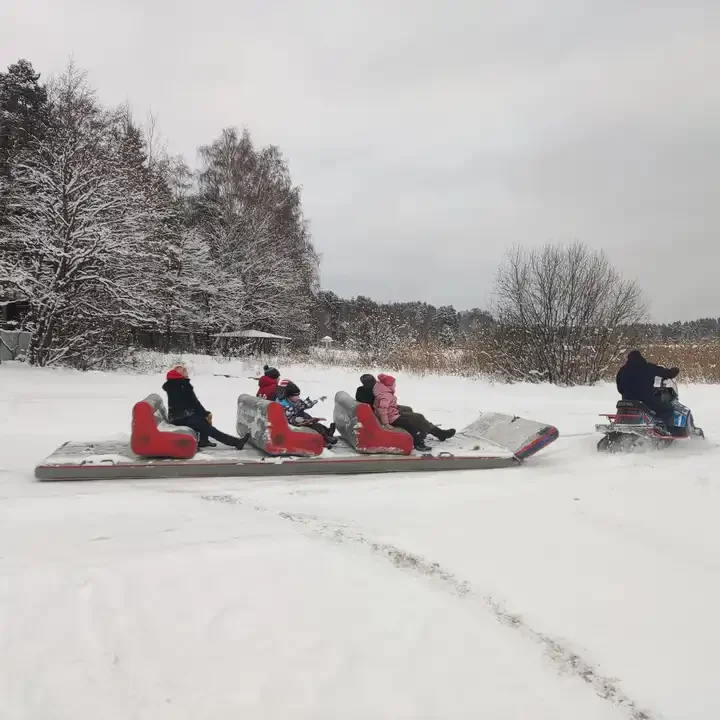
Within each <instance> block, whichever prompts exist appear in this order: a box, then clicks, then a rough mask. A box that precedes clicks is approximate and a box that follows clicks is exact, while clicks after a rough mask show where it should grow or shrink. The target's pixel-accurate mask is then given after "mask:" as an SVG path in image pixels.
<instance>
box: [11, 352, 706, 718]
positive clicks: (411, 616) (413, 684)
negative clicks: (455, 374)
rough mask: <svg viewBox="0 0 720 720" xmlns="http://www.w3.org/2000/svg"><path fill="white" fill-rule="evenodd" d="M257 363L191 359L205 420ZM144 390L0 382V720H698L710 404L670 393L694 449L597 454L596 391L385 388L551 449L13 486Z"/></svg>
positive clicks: (427, 384)
mask: <svg viewBox="0 0 720 720" xmlns="http://www.w3.org/2000/svg"><path fill="white" fill-rule="evenodd" d="M256 370H257V368H248V367H243V366H242V365H241V364H240V363H235V364H226V363H223V364H221V365H214V364H213V363H212V362H210V361H200V360H198V361H197V363H196V372H195V373H194V382H195V386H196V389H197V390H198V393H199V395H200V398H201V400H202V401H203V402H204V404H205V405H206V406H207V407H208V408H209V409H211V410H212V411H213V413H214V416H215V423H216V425H217V426H218V427H220V428H221V429H228V430H229V431H233V430H234V409H235V403H234V400H235V398H236V396H237V395H238V394H239V393H240V392H247V391H251V390H253V388H254V387H255V383H254V382H253V381H251V380H248V379H237V378H226V377H217V376H214V375H213V373H216V372H219V373H226V374H236V375H239V376H246V375H249V374H253V372H254V371H256ZM282 370H283V375H284V376H286V377H290V378H292V379H293V380H294V381H295V382H297V383H298V384H299V385H300V387H301V389H302V390H303V393H309V394H312V395H316V396H317V395H321V394H325V395H328V396H330V397H332V395H333V393H334V392H335V391H336V390H338V389H340V388H344V389H347V390H351V391H352V390H353V389H354V388H355V386H356V380H357V377H356V375H355V373H350V372H347V371H343V370H338V369H328V370H323V369H320V368H307V367H305V368H304V367H293V368H282ZM161 383H162V377H161V376H160V375H144V376H143V375H124V374H104V373H85V374H81V373H76V372H71V371H67V370H49V369H48V370H37V369H31V368H27V367H25V366H24V365H19V364H12V363H7V364H3V365H0V718H9V719H10V718H11V719H12V720H60V719H62V720H65V719H67V720H71V719H72V720H85V719H86V718H92V719H93V720H95V719H96V718H103V719H108V720H114V719H116V718H117V719H118V720H120V719H122V720H130V719H132V720H164V719H173V720H177V719H185V718H187V719H188V720H189V719H190V718H192V719H193V720H196V719H198V718H208V719H212V720H215V719H222V720H224V719H226V718H227V719H228V720H229V719H230V718H233V719H236V718H288V717H292V718H307V719H310V718H313V719H316V718H328V719H330V718H333V719H336V718H357V719H358V720H360V719H362V720H371V719H373V718H393V719H396V718H408V719H409V718H428V719H430V718H492V720H503V719H511V718H512V719H523V720H524V719H532V720H541V719H545V718H547V720H566V719H568V720H569V719H570V718H572V719H573V720H576V719H577V718H582V719H583V720H595V719H597V720H601V719H602V720H605V719H607V720H610V719H611V718H635V720H639V719H640V718H649V719H652V720H660V718H663V719H668V720H669V719H671V718H672V719H677V720H681V719H682V720H696V719H700V718H702V719H707V720H716V719H717V718H718V717H720V692H718V672H719V671H720V660H718V656H717V648H718V646H720V619H719V617H720V612H719V610H718V609H719V608H720V523H719V522H718V518H719V517H720V476H718V474H717V472H716V470H717V468H718V461H719V460H720V450H719V448H718V445H717V439H718V438H719V437H720V419H719V416H718V413H717V407H718V405H719V404H720V387H716V386H694V387H687V388H684V387H682V386H681V393H682V395H681V399H682V400H683V401H684V402H686V403H687V404H688V405H690V406H691V407H692V408H693V410H694V413H695V416H696V419H697V421H698V423H699V424H700V425H701V426H703V427H704V429H705V431H706V434H707V438H708V439H707V441H706V443H705V444H704V447H702V448H696V447H690V446H683V447H675V448H673V449H671V450H670V451H668V452H665V453H660V454H648V455H637V456H632V457H607V456H600V455H598V454H597V453H596V452H595V449H594V448H595V443H596V441H597V439H598V437H597V436H595V435H593V434H592V428H593V425H594V423H595V422H596V419H597V418H596V415H597V414H598V413H600V412H607V411H609V409H610V408H612V407H613V404H614V402H615V393H614V390H613V388H612V387H610V386H604V387H597V388H590V389H587V388H585V389H565V390H563V389H557V388H550V387H544V386H523V385H517V386H512V387H507V386H502V385H490V384H487V383H484V382H478V381H471V380H466V379H460V378H413V377H406V376H402V375H401V376H399V382H398V391H399V395H400V397H401V401H402V402H407V403H409V404H412V405H413V406H416V407H418V408H421V409H422V410H423V411H424V412H425V413H426V414H427V415H428V416H429V417H430V418H432V419H434V420H436V421H437V422H439V423H442V424H444V425H445V426H451V425H454V426H456V427H461V426H463V425H465V424H467V423H468V422H470V421H471V420H473V419H474V418H475V416H476V414H477V411H478V410H496V411H501V412H514V413H517V414H520V415H525V416H527V417H529V418H533V419H537V420H542V421H546V422H549V423H553V424H555V425H557V427H558V428H559V429H560V433H561V438H560V440H558V441H557V442H556V443H555V444H554V445H552V446H551V447H550V448H547V449H545V450H543V451H542V452H541V453H540V454H539V455H538V456H537V457H536V458H533V459H532V460H531V461H529V462H528V463H526V465H525V466H524V467H521V468H513V469H508V470H496V471H468V472H456V473H441V474H437V475H434V474H420V475H394V476H363V477H341V476H338V477H333V478H322V479H320V478H302V479H286V480H267V479H264V480H242V479H232V480H231V479H228V480H207V481H201V480H186V481H153V482H148V481H143V482H127V481H126V482H99V483H98V482H96V483H84V484H79V483H49V484H42V483H38V482H36V481H35V480H34V479H33V467H34V465H35V463H36V462H38V461H39V460H41V459H42V458H43V457H45V456H46V455H47V454H48V453H50V452H51V451H52V450H53V449H54V448H55V447H56V446H58V445H59V444H60V443H61V442H63V441H65V440H68V439H77V440H80V439H87V438H95V439H96V438H102V437H109V436H112V435H114V434H117V433H127V432H128V431H129V417H130V409H131V406H132V403H133V402H134V401H135V400H137V399H139V398H141V397H143V396H145V395H146V394H148V393H149V392H153V391H155V392H157V391H158V389H159V387H160V385H161ZM323 409H324V410H325V412H327V413H330V412H331V408H330V403H329V401H328V403H326V405H325V407H324V408H323Z"/></svg>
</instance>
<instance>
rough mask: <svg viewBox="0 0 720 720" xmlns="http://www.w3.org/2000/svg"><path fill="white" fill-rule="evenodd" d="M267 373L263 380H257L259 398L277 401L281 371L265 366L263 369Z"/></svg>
mask: <svg viewBox="0 0 720 720" xmlns="http://www.w3.org/2000/svg"><path fill="white" fill-rule="evenodd" d="M263 372H264V373H265V374H264V375H263V376H262V377H261V378H257V381H258V391H257V397H259V398H264V399H265V400H277V387H278V381H279V380H280V371H279V370H278V369H277V368H274V367H270V366H269V365H265V367H264V368H263Z"/></svg>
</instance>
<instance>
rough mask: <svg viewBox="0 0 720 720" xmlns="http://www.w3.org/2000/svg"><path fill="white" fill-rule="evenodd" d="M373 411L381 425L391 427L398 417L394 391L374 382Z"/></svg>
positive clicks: (398, 412)
mask: <svg viewBox="0 0 720 720" xmlns="http://www.w3.org/2000/svg"><path fill="white" fill-rule="evenodd" d="M373 395H374V396H375V400H374V401H373V409H374V410H375V414H376V415H377V416H378V418H379V419H380V422H381V423H382V424H383V425H392V424H393V423H394V422H395V421H396V420H397V419H398V418H399V417H400V411H399V410H398V404H397V398H396V397H395V390H393V388H389V387H388V386H387V385H384V384H383V383H381V382H376V383H375V387H373Z"/></svg>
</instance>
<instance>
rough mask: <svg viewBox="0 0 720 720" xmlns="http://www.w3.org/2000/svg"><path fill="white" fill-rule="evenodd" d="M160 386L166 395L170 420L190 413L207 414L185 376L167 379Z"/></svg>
mask: <svg viewBox="0 0 720 720" xmlns="http://www.w3.org/2000/svg"><path fill="white" fill-rule="evenodd" d="M162 387H163V390H164V391H165V392H166V393H167V396H168V417H169V419H170V421H171V422H173V421H174V420H183V419H184V418H188V417H190V416H191V415H200V416H201V417H203V418H206V417H207V416H208V415H209V413H208V411H207V410H206V409H205V408H204V407H203V406H202V405H201V404H200V401H199V400H198V399H197V396H196V395H195V390H193V386H192V385H191V384H190V381H189V380H188V379H187V378H182V379H172V380H167V381H166V382H165V384H164V385H163V386H162Z"/></svg>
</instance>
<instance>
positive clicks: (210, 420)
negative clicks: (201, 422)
mask: <svg viewBox="0 0 720 720" xmlns="http://www.w3.org/2000/svg"><path fill="white" fill-rule="evenodd" d="M205 420H207V424H208V425H212V413H211V412H209V413H208V414H207V415H206V416H205Z"/></svg>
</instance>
